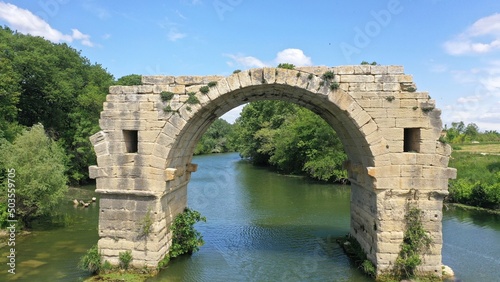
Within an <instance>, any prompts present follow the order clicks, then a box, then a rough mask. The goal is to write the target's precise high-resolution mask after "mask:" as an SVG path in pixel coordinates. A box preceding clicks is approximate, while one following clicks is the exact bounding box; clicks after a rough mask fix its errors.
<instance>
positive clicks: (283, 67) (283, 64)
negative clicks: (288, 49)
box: [277, 63, 295, 70]
mask: <svg viewBox="0 0 500 282" xmlns="http://www.w3.org/2000/svg"><path fill="white" fill-rule="evenodd" d="M277 67H278V68H281V69H288V70H293V69H295V65H294V64H289V63H281V64H279V65H278V66H277Z"/></svg>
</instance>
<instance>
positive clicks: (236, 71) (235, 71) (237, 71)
mask: <svg viewBox="0 0 500 282" xmlns="http://www.w3.org/2000/svg"><path fill="white" fill-rule="evenodd" d="M239 72H241V70H234V71H233V73H239Z"/></svg>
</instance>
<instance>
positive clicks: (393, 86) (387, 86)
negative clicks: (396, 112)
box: [382, 82, 401, 91]
mask: <svg viewBox="0 0 500 282" xmlns="http://www.w3.org/2000/svg"><path fill="white" fill-rule="evenodd" d="M382 85H383V86H382V89H383V90H384V91H400V90H401V86H400V85H399V83H391V82H389V83H383V84H382Z"/></svg>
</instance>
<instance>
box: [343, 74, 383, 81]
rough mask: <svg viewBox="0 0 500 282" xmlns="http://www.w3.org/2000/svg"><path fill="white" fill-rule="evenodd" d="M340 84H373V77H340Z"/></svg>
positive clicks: (349, 75) (346, 75) (347, 75)
mask: <svg viewBox="0 0 500 282" xmlns="http://www.w3.org/2000/svg"><path fill="white" fill-rule="evenodd" d="M340 82H354V83H373V82H375V77H374V76H373V75H359V74H358V75H356V74H354V75H351V74H345V75H342V76H340Z"/></svg>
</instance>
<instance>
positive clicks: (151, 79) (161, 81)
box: [141, 75, 175, 85]
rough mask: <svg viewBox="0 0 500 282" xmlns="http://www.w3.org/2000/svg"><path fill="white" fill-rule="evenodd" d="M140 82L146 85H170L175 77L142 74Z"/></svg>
mask: <svg viewBox="0 0 500 282" xmlns="http://www.w3.org/2000/svg"><path fill="white" fill-rule="evenodd" d="M141 82H142V84H148V85H170V84H172V83H174V82H175V77H174V76H165V75H143V76H142V79H141Z"/></svg>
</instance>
